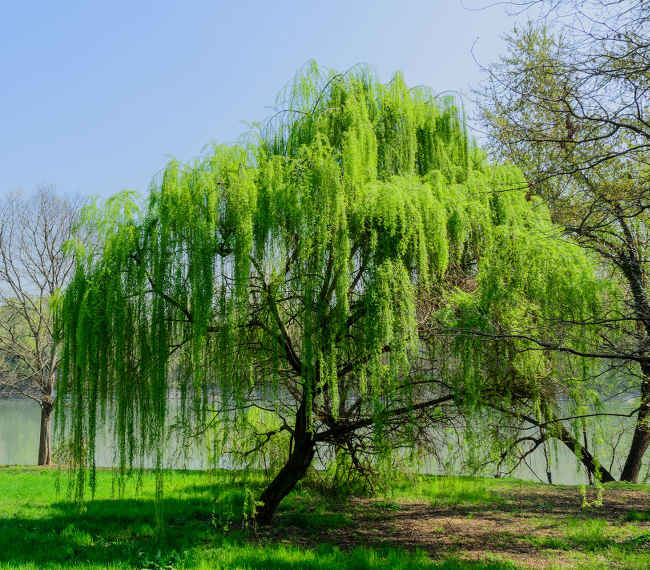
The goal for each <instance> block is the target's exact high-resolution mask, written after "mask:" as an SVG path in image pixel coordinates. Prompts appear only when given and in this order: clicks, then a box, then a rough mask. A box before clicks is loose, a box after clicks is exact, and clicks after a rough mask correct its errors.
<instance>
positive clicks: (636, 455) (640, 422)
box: [621, 365, 650, 483]
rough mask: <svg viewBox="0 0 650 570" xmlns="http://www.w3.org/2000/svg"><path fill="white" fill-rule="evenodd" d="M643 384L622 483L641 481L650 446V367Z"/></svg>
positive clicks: (644, 370)
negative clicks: (642, 469) (645, 456)
mask: <svg viewBox="0 0 650 570" xmlns="http://www.w3.org/2000/svg"><path fill="white" fill-rule="evenodd" d="M641 368H642V370H643V375H644V377H643V382H642V383H641V396H640V406H639V412H638V414H637V416H636V426H635V427H634V435H633V436H632V443H631V444H630V451H629V452H628V454H627V459H626V460H625V465H624V466H623V472H622V473H621V481H628V482H630V483H636V482H637V481H638V480H639V473H640V472H641V465H642V464H643V456H644V455H645V452H646V451H647V450H648V445H649V444H650V425H649V423H650V366H648V365H643V366H642V367H641Z"/></svg>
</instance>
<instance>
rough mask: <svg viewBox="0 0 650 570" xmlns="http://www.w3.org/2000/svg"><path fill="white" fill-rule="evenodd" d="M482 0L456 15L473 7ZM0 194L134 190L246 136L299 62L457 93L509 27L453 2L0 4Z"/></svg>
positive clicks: (491, 13) (494, 52)
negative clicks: (359, 67) (368, 70)
mask: <svg viewBox="0 0 650 570" xmlns="http://www.w3.org/2000/svg"><path fill="white" fill-rule="evenodd" d="M489 3H490V2H489V0H464V6H465V7H467V6H469V7H479V6H484V5H486V4H489ZM2 4H3V6H2V14H1V20H0V133H1V134H0V195H1V194H5V193H7V192H9V191H14V190H18V189H23V190H25V191H26V192H30V191H31V190H33V189H34V188H35V187H36V186H37V185H39V184H54V185H55V186H56V187H57V188H58V189H59V190H60V191H62V192H65V193H68V192H69V193H75V194H82V195H103V196H107V195H109V194H112V193H114V192H117V191H119V190H121V189H124V188H128V189H132V190H139V191H146V189H147V187H148V184H149V181H150V179H151V177H152V176H153V175H154V174H155V173H156V172H157V171H159V170H160V169H161V168H162V167H163V165H164V164H165V162H166V161H167V160H168V159H169V158H170V157H175V158H178V159H181V160H190V159H192V158H194V157H196V156H197V155H198V154H199V153H200V152H201V149H202V148H203V147H204V146H205V145H206V144H208V143H211V142H215V141H216V142H231V141H234V140H236V139H237V138H238V137H239V136H240V135H241V134H242V133H243V132H244V131H245V130H246V128H247V127H246V122H252V121H260V120H263V119H264V118H266V117H267V116H268V115H269V114H270V109H269V106H271V105H272V104H273V102H274V100H275V96H276V94H277V93H278V91H279V90H280V89H281V88H282V87H283V86H284V85H285V84H286V82H287V81H288V80H289V79H291V78H292V77H293V75H294V73H295V72H296V70H297V69H298V68H300V67H301V66H302V65H304V63H305V62H306V61H307V60H309V59H312V58H313V59H315V60H316V61H317V62H318V63H319V64H320V65H321V66H325V67H329V68H334V69H339V70H340V69H346V68H348V67H350V66H351V65H354V64H356V63H360V62H364V63H368V64H370V65H371V66H372V67H373V68H374V69H375V70H376V72H377V73H378V74H379V76H380V77H381V78H382V79H384V80H387V79H389V78H390V77H391V75H392V74H393V73H394V72H395V71H396V70H401V71H403V72H404V75H405V78H406V81H407V83H408V84H409V85H429V86H431V87H433V88H434V89H435V90H437V91H443V90H448V89H450V90H459V91H467V89H468V87H469V86H470V85H472V84H476V83H477V82H478V81H480V71H479V69H478V67H477V65H476V64H475V62H474V61H473V60H472V56H471V49H472V45H473V43H474V41H475V40H476V41H477V44H476V46H477V47H476V52H477V54H478V55H479V56H480V59H481V60H482V61H483V62H489V61H492V60H494V59H496V57H497V56H498V54H499V53H500V52H501V51H502V50H503V42H502V40H501V37H502V35H503V34H504V33H505V32H507V31H508V30H509V29H510V28H511V26H512V25H513V23H514V22H513V20H512V19H510V18H509V17H507V16H506V14H505V13H504V11H503V10H502V9H501V8H491V9H487V10H484V11H479V12H475V11H468V10H466V9H465V7H464V6H463V4H461V1H460V0H391V1H389V0H363V1H362V0H342V1H340V0H330V1H327V2H319V1H309V0H302V1H299V0H293V1H284V0H276V1H274V2H268V1H262V0H260V1H243V0H229V1H219V0H176V1H171V0H156V1H152V0H130V1H123V0H112V1H110V2H99V1H94V0H93V1H77V2H74V1H71V0H60V1H59V2H52V1H51V0H38V1H29V0H23V1H20V2H8V1H7V2H3V3H2Z"/></svg>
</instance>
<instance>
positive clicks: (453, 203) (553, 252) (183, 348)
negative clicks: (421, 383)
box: [58, 65, 596, 492]
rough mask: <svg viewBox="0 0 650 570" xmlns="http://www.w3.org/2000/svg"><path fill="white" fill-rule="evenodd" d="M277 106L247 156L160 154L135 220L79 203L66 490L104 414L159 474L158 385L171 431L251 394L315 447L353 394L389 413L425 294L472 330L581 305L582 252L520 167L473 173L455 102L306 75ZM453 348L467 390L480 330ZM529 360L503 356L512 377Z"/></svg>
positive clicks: (376, 411)
mask: <svg viewBox="0 0 650 570" xmlns="http://www.w3.org/2000/svg"><path fill="white" fill-rule="evenodd" d="M282 103H283V105H284V108H283V109H282V111H280V112H279V113H278V114H277V115H276V116H274V117H273V118H272V119H271V120H270V121H269V122H268V123H267V124H266V125H265V127H264V128H263V129H261V131H260V133H259V136H258V137H257V138H256V139H255V141H254V142H253V143H251V144H249V145H248V146H243V147H240V146H233V147H226V146H217V147H215V148H214V149H213V150H212V151H211V152H209V153H208V154H207V155H206V156H204V157H203V158H201V159H200V160H198V161H196V162H195V163H194V164H191V165H185V164H180V163H178V162H176V161H172V162H170V163H169V164H168V165H167V167H166V168H165V170H164V172H163V173H162V174H161V175H160V177H159V179H158V180H157V182H156V183H155V184H154V185H153V186H152V189H151V194H150V197H149V200H148V205H147V206H146V208H145V209H144V214H139V213H138V212H137V210H136V209H135V208H134V204H133V201H132V199H131V197H130V196H129V195H120V196H118V197H116V198H114V199H113V200H112V201H111V202H110V203H109V204H108V208H107V209H106V211H105V212H103V213H101V212H98V211H96V212H95V213H94V214H93V216H94V221H93V222H92V224H91V225H93V227H94V228H95V231H96V234H97V235H98V243H97V244H96V245H97V247H96V249H95V250H94V251H93V252H88V251H86V252H81V251H80V253H79V254H78V264H77V270H76V275H75V278H74V280H73V282H72V283H71V284H70V286H69V287H68V288H67V290H66V292H65V295H64V298H63V301H62V303H61V305H60V308H59V319H58V320H59V323H60V329H61V339H62V350H63V361H62V366H61V370H60V376H59V384H58V392H59V394H60V395H61V397H60V398H58V401H59V402H61V403H62V404H63V403H64V402H67V403H69V404H70V406H69V409H68V408H67V407H65V406H64V405H62V406H61V407H60V410H59V411H60V413H61V415H60V421H59V424H58V425H59V428H60V433H64V431H65V432H66V433H70V434H71V435H70V437H71V442H72V445H71V448H72V454H73V458H74V464H75V466H76V467H77V471H76V472H77V473H78V480H77V483H78V487H77V488H78V490H81V489H83V486H84V470H83V469H82V468H83V467H85V466H91V467H92V466H94V458H93V456H94V441H95V434H96V429H97V425H98V421H100V420H101V419H102V417H103V415H105V414H106V410H107V409H110V410H111V413H112V414H114V416H115V421H116V426H115V437H116V442H117V444H118V449H119V461H120V466H121V471H122V472H124V471H126V470H127V469H128V468H129V467H131V466H133V465H137V464H139V463H142V462H144V461H145V458H146V457H148V456H150V454H152V453H153V454H154V455H155V457H156V465H157V467H158V468H159V469H160V468H161V467H162V465H163V464H164V457H163V452H164V440H165V433H166V430H167V427H168V425H169V423H170V421H171V420H170V418H169V417H168V416H169V414H170V412H169V409H168V405H169V397H170V395H171V394H172V393H173V394H175V395H176V394H177V395H178V396H179V399H180V409H179V414H180V417H181V424H182V425H184V426H186V427H187V426H194V427H195V428H199V427H200V426H202V425H206V424H209V423H210V422H211V421H215V417H214V410H215V409H219V410H229V411H227V412H226V411H222V412H221V413H220V417H219V418H217V421H216V423H214V425H215V426H217V428H216V429H219V430H228V429H229V428H228V424H229V423H232V422H234V421H235V419H234V418H236V417H237V414H238V413H239V412H243V411H245V410H246V409H247V407H248V404H249V403H250V402H251V401H253V398H255V401H257V402H258V401H260V399H262V400H264V401H266V402H268V404H267V408H270V409H271V410H272V409H273V408H274V407H275V409H276V410H278V415H279V416H281V417H282V418H285V421H287V422H288V427H289V428H292V429H293V428H296V429H297V427H298V423H299V422H300V421H301V420H300V418H299V414H300V413H301V410H304V411H305V418H306V423H307V428H306V429H307V431H308V432H309V433H312V434H314V435H313V437H314V439H315V440H316V441H318V437H319V434H323V433H324V432H325V431H327V429H330V430H331V428H332V426H336V425H340V423H339V424H337V422H343V421H345V420H349V419H350V418H351V416H350V413H351V412H350V408H349V403H350V402H351V401H353V400H356V401H359V402H360V407H358V408H356V410H357V412H358V410H359V409H361V410H362V414H361V415H362V417H367V418H370V419H371V420H372V421H373V422H375V423H381V422H382V421H383V419H382V418H385V417H386V416H385V414H386V413H389V412H390V410H391V409H392V408H391V405H392V404H393V401H392V400H391V398H392V395H393V394H395V393H396V392H395V391H396V390H397V387H398V385H399V386H400V387H403V386H404V385H405V383H404V378H407V377H408V376H409V374H410V372H411V371H412V370H413V368H414V366H415V362H416V358H415V357H416V354H417V353H418V350H419V348H420V341H419V329H420V327H419V322H418V321H419V316H418V307H419V306H420V305H421V304H422V303H423V299H434V301H432V303H433V306H434V307H438V308H441V307H442V308H443V318H445V319H446V320H447V321H448V322H450V323H452V324H455V325H457V326H464V327H472V328H479V329H484V330H488V329H489V328H490V327H491V326H493V323H494V322H495V321H503V322H505V323H508V324H514V325H516V324H517V323H518V322H523V321H526V322H532V320H531V319H533V318H534V315H535V314H539V316H540V318H541V317H542V316H544V317H552V316H557V315H558V314H563V315H564V316H567V313H566V311H569V312H570V313H585V312H588V311H589V310H590V303H592V302H593V299H594V297H595V295H596V292H595V289H594V288H595V285H594V279H593V272H592V267H591V265H590V263H589V261H588V260H587V259H586V258H585V256H584V255H583V253H582V252H581V251H580V250H579V248H577V247H575V246H572V245H570V244H567V243H565V242H563V241H561V240H558V239H557V231H556V229H555V228H554V227H553V226H552V224H551V222H550V220H549V216H548V212H547V210H546V208H545V207H544V206H543V205H542V204H541V203H540V202H539V201H537V200H535V199H533V200H531V201H529V200H527V199H526V197H525V192H524V191H523V190H521V189H517V188H522V187H523V186H525V181H524V180H523V179H522V175H521V173H520V172H519V171H518V170H517V169H515V168H513V167H511V166H490V165H488V164H487V162H486V161H485V158H484V155H483V153H482V152H481V151H480V150H479V149H477V148H476V146H475V144H474V143H473V142H472V141H471V140H470V138H469V137H468V135H467V133H466V130H465V127H464V124H463V118H462V115H461V113H460V112H459V111H458V109H457V108H456V106H455V105H454V103H453V101H452V100H449V99H445V100H439V99H438V98H436V97H435V96H434V95H433V94H432V93H431V92H430V91H428V90H426V89H420V88H418V89H408V88H407V87H406V85H405V84H404V82H403V80H402V78H401V76H399V75H396V76H395V77H394V78H393V79H392V81H390V82H389V83H386V84H382V83H380V82H379V81H377V79H375V78H374V77H373V76H372V75H371V74H370V73H369V72H367V71H366V70H365V69H360V68H356V69H354V70H351V71H349V72H347V73H344V74H333V73H329V74H321V73H320V72H319V70H318V69H317V68H316V66H315V65H312V66H311V67H310V68H309V69H308V70H307V71H306V72H305V73H302V74H300V75H299V76H298V77H297V79H296V80H295V82H294V83H293V84H292V85H291V86H290V87H289V88H288V89H287V92H286V93H285V94H284V95H283V98H282ZM468 278H472V279H474V278H475V279H477V280H478V281H477V282H478V287H477V288H475V290H471V289H472V288H465V289H466V291H464V292H463V291H462V289H463V288H462V287H459V284H460V283H461V282H462V280H463V279H468ZM445 311H446V312H445ZM459 346H460V345H459ZM461 349H462V351H464V353H463V357H464V358H465V357H466V366H465V370H464V375H465V382H470V383H472V384H475V385H477V386H480V384H481V382H482V378H481V374H480V370H481V365H480V363H479V362H478V360H479V357H478V355H479V354H481V353H482V349H481V347H480V341H478V340H466V341H464V343H463V344H462V346H461V347H460V348H459V350H461ZM537 354H538V353H537ZM535 359H537V360H535ZM541 361H542V357H541V356H539V354H538V355H537V356H534V355H533V354H531V355H530V356H526V357H521V358H520V360H519V361H517V363H516V365H517V366H520V367H521V368H522V374H524V375H528V376H530V373H529V372H530V371H528V372H527V371H526V370H524V369H525V367H532V368H534V367H536V366H541V365H542V364H541ZM402 389H403V388H402ZM406 391H407V396H403V392H402V397H401V400H400V401H402V402H403V401H410V402H411V403H412V404H414V403H415V402H416V401H418V398H420V397H422V393H420V392H416V389H415V388H412V389H411V388H408V384H407V388H406ZM409 393H410V394H411V396H410V397H409V396H408V394H409ZM287 408H290V409H292V410H293V412H292V413H293V416H291V415H288V416H287V412H286V410H287ZM287 417H288V420H287V419H286V418H287ZM355 417H357V418H358V417H359V415H357V416H355ZM278 425H279V420H278ZM365 425H367V424H365ZM323 437H324V436H323ZM91 483H92V481H91ZM80 492H81V491H80Z"/></svg>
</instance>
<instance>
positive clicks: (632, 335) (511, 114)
mask: <svg viewBox="0 0 650 570" xmlns="http://www.w3.org/2000/svg"><path fill="white" fill-rule="evenodd" d="M522 4H523V5H524V6H523V7H527V6H529V5H533V4H535V5H545V6H547V7H550V10H549V11H548V13H547V15H546V18H545V19H542V20H538V21H536V22H533V23H530V24H528V25H527V26H525V27H524V28H521V29H515V31H514V32H513V33H512V34H511V35H510V37H509V38H508V39H507V40H508V44H509V47H508V53H507V54H506V55H505V56H503V57H502V59H501V60H500V61H499V62H498V63H495V64H493V65H491V66H489V67H488V68H486V71H487V77H488V78H487V81H486V83H485V85H484V86H483V88H482V89H481V90H480V91H479V92H478V95H479V104H480V106H481V119H482V121H483V124H484V125H485V127H486V129H487V135H488V139H489V142H490V148H491V150H492V151H493V153H494V154H495V155H496V156H497V157H500V158H506V159H509V160H512V161H513V162H514V163H515V164H517V165H518V166H520V167H521V168H522V169H523V170H524V172H525V173H526V177H527V179H528V183H527V185H526V186H527V188H528V193H529V196H530V195H534V194H539V195H540V196H542V197H543V198H544V200H545V201H546V202H547V203H548V204H549V206H550V208H551V211H552V215H553V219H554V220H555V221H556V222H558V223H559V224H561V225H562V226H564V227H565V233H566V235H567V236H569V237H570V238H571V239H574V240H576V241H577V243H579V244H580V245H581V246H582V247H584V248H585V249H586V250H589V251H591V252H594V254H596V255H597V256H598V258H599V259H600V262H601V264H602V270H601V271H602V276H603V278H605V279H608V280H610V281H611V282H612V283H615V284H616V288H615V290H614V291H613V292H612V294H611V295H610V297H609V299H608V301H607V303H608V308H609V310H608V312H607V314H606V315H604V316H603V318H601V319H599V320H598V321H590V322H587V321H585V322H582V324H583V325H584V326H585V327H591V328H593V327H597V330H598V336H599V338H598V339H597V340H598V342H597V343H594V344H593V346H592V347H591V349H590V350H589V351H588V352H589V353H590V354H591V356H592V357H595V358H598V359H602V364H601V365H600V368H599V371H598V373H599V374H600V375H601V377H602V375H603V374H605V373H606V370H605V367H607V366H609V367H610V368H611V369H613V370H615V372H616V374H615V375H614V376H613V378H614V379H615V381H616V385H614V386H612V387H610V388H611V392H615V391H619V392H622V393H624V392H625V391H626V389H627V391H628V393H630V391H631V393H633V394H636V395H637V396H638V407H635V410H634V412H635V413H636V425H635V428H634V433H633V436H632V438H631V442H630V447H629V453H628V454H627V459H626V461H625V465H624V467H623V469H622V473H621V479H622V480H625V481H636V480H637V478H638V476H639V471H640V468H641V465H642V460H643V456H644V454H645V452H646V450H647V448H648V445H649V444H650V427H649V425H648V420H649V419H650V418H649V416H650V354H649V352H648V347H649V346H650V304H649V302H648V290H647V287H648V252H649V250H648V246H649V245H650V244H649V242H648V207H649V205H650V201H649V200H650V194H649V192H650V185H649V183H650V168H649V162H648V161H649V159H650V122H649V116H648V103H649V94H650V36H649V35H648V30H649V29H650V27H649V25H648V24H649V23H650V10H649V9H648V4H647V2H645V1H643V0H638V1H622V0H621V1H615V2H605V1H593V2H592V1H581V2H570V3H566V4H564V3H547V4H544V3H539V2H534V3H531V2H524V3H522ZM562 321H563V322H564V324H567V319H560V320H559V321H558V322H556V323H555V325H558V324H562ZM572 324H576V323H572ZM542 344H543V345H544V346H545V347H547V348H563V347H564V341H563V340H562V337H561V336H560V337H556V338H555V339H553V338H552V335H547V336H546V338H545V339H543V342H542ZM610 376H611V375H610ZM602 386H603V385H602V383H601V387H602Z"/></svg>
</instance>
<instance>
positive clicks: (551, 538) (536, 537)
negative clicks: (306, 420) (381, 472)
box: [260, 485, 650, 568]
mask: <svg viewBox="0 0 650 570" xmlns="http://www.w3.org/2000/svg"><path fill="white" fill-rule="evenodd" d="M498 494H499V496H500V497H499V499H500V501H499V502H498V503H497V504H487V505H475V504H474V505H463V504H457V505H445V504H435V503H434V504H431V503H427V502H422V501H404V500H399V499H396V500H391V501H390V502H388V503H387V502H385V501H384V502H382V501H377V500H374V499H353V500H352V501H350V503H349V504H347V505H340V506H339V508H334V509H332V510H333V511H334V512H339V513H340V512H346V513H349V515H350V518H351V519H352V524H349V525H347V526H338V527H336V528H330V529H322V528H320V529H314V528H306V527H300V526H292V525H289V526H285V527H283V528H280V529H278V528H276V529H275V530H274V531H273V530H265V531H261V535H262V536H261V537H260V538H262V539H266V540H268V539H271V540H282V541H285V542H287V541H290V542H293V543H299V544H303V545H305V546H314V545H316V544H318V543H320V542H324V541H327V542H331V543H334V544H337V545H339V546H340V547H341V548H344V549H349V548H354V547H357V546H375V547H376V546H396V547H403V548H408V549H411V550H412V549H421V550H425V551H427V552H428V553H429V554H431V555H432V556H434V557H446V556H449V555H454V556H457V557H458V558H462V559H468V560H491V561H494V560H495V559H497V560H498V559H504V560H510V561H513V562H515V563H516V564H517V565H521V566H522V567H527V568H548V567H550V566H553V567H556V568H557V567H561V568H571V567H577V568H580V567H582V565H583V563H584V560H587V558H588V560H589V563H590V564H593V563H595V562H602V563H609V564H608V565H609V566H610V567H613V568H616V567H628V566H627V565H626V563H618V562H617V561H616V560H611V559H610V558H609V553H610V552H611V547H612V546H614V547H616V545H618V544H623V543H624V542H625V541H626V540H627V539H628V538H629V537H630V536H632V534H631V533H633V532H634V533H636V535H638V534H639V533H640V532H641V533H644V532H649V531H650V522H648V521H641V522H634V523H633V524H632V523H630V522H629V521H628V520H627V519H626V516H627V515H628V513H632V512H638V511H645V510H647V509H648V508H649V507H650V493H648V492H646V491H641V490H628V489H607V488H606V489H605V490H604V493H603V496H602V499H603V504H602V506H591V507H583V506H582V504H583V497H582V494H581V493H580V490H579V489H578V488H576V487H561V486H553V487H551V486H548V487H542V486H526V485H522V486H521V487H514V488H512V489H508V488H506V489H503V490H499V492H498ZM587 498H588V500H589V501H594V500H596V499H597V495H596V493H595V491H592V490H590V491H588V496H587ZM598 520H599V521H602V523H598V528H597V530H598V531H599V532H600V534H596V535H594V536H592V535H587V536H583V534H581V532H582V531H581V529H582V528H583V527H589V525H590V523H592V526H593V521H598ZM583 523H584V524H583ZM572 529H573V530H572ZM572 533H573V534H572ZM648 536H649V537H650V534H648ZM648 544H650V542H648V543H643V542H641V543H640V545H639V546H637V545H636V544H635V546H634V548H636V550H635V555H636V556H637V558H638V557H639V556H641V557H643V556H644V553H645V554H647V556H648V564H647V567H649V568H650V549H648ZM581 561H582V562H581ZM642 564H643V563H642ZM633 567H643V566H633Z"/></svg>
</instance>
